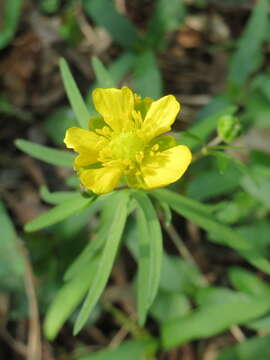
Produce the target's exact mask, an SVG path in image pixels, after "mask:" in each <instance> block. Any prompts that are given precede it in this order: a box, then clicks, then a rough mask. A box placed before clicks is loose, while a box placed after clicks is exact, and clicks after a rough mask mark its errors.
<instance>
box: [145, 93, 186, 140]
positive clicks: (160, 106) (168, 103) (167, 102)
mask: <svg viewBox="0 0 270 360" xmlns="http://www.w3.org/2000/svg"><path fill="white" fill-rule="evenodd" d="M179 110H180V104H179V102H178V101H177V100H176V99H175V97H174V96H173V95H167V96H164V97H162V98H161V99H159V100H157V101H154V102H153V103H152V104H151V106H150V108H149V110H148V112H147V114H146V117H145V119H144V122H143V126H142V131H143V133H144V134H145V136H146V137H147V138H148V139H149V140H150V139H152V138H154V137H156V136H158V135H160V134H163V133H165V132H168V131H170V130H171V125H172V124H173V123H174V121H175V118H176V115H177V114H178V112H179Z"/></svg>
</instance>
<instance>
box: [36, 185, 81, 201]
mask: <svg viewBox="0 0 270 360" xmlns="http://www.w3.org/2000/svg"><path fill="white" fill-rule="evenodd" d="M78 196H80V193H79V192H78V191H56V192H53V193H52V192H50V191H49V190H48V188H47V187H46V186H41V188H40V197H41V199H42V200H44V201H46V202H47V203H48V204H52V205H57V204H61V203H62V202H64V201H66V200H70V199H73V198H74V199H75V198H77V197H78Z"/></svg>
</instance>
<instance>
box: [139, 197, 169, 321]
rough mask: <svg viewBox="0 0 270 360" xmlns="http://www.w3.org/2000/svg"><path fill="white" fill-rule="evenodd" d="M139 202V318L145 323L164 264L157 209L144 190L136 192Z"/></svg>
mask: <svg viewBox="0 0 270 360" xmlns="http://www.w3.org/2000/svg"><path fill="white" fill-rule="evenodd" d="M134 198H135V199H136V201H137V203H138V206H139V207H138V230H139V257H138V260H139V280H138V286H139V288H138V292H139V294H138V299H139V301H138V303H139V320H140V324H141V325H143V323H144V321H145V317H146V313H147V311H148V309H149V307H150V306H151V305H152V303H153V301H154V299H155V297H156V294H157V291H158V287H159V281H160V273H161V265H162V252H163V249H162V232H161V228H160V223H159V220H158V217H157V214H156V212H155V209H154V207H153V205H152V203H151V201H150V199H149V198H148V196H147V195H146V194H144V193H142V192H139V191H138V192H134Z"/></svg>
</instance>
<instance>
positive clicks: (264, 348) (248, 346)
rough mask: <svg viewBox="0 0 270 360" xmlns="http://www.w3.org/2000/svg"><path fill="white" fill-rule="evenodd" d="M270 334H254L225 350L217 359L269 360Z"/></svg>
mask: <svg viewBox="0 0 270 360" xmlns="http://www.w3.org/2000/svg"><path fill="white" fill-rule="evenodd" d="M269 343H270V335H266V336H257V337H256V336H254V337H252V338H251V339H248V340H246V341H245V342H243V343H241V344H236V345H234V346H231V347H229V348H226V349H225V350H223V351H222V352H221V353H220V354H219V355H218V357H217V358H216V360H254V359H260V360H268V359H270V346H269Z"/></svg>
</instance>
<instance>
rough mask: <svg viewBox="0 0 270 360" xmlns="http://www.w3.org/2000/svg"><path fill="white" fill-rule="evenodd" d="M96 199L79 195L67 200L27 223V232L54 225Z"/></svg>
mask: <svg viewBox="0 0 270 360" xmlns="http://www.w3.org/2000/svg"><path fill="white" fill-rule="evenodd" d="M95 199H96V198H95V197H93V198H84V197H82V196H81V195H78V196H77V197H74V198H72V199H69V200H66V201H64V202H62V203H61V204H59V205H57V206H55V207H54V208H52V209H51V210H49V211H47V212H46V213H44V214H42V215H40V216H38V217H37V218H35V219H34V220H32V221H30V222H29V223H27V224H26V225H25V227H24V229H25V231H27V232H33V231H37V230H40V229H43V228H45V227H48V226H51V225H54V224H56V223H58V222H60V221H62V220H64V219H65V218H67V217H69V216H70V215H72V214H74V213H77V212H79V211H81V210H82V209H84V208H85V207H86V206H89V205H90V204H91V202H93V201H94V200H95Z"/></svg>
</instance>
